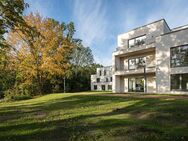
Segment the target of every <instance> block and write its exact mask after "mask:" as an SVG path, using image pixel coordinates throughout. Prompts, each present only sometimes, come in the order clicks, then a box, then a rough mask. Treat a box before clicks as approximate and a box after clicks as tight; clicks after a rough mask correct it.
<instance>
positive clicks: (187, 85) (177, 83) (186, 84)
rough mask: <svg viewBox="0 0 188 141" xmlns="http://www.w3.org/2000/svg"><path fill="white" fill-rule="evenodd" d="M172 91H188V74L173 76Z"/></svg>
mask: <svg viewBox="0 0 188 141" xmlns="http://www.w3.org/2000/svg"><path fill="white" fill-rule="evenodd" d="M171 90H181V91H188V73H186V74H173V75H171Z"/></svg>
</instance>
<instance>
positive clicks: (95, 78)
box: [91, 66, 112, 91]
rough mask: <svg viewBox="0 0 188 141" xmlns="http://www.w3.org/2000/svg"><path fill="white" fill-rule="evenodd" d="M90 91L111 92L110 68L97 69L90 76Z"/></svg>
mask: <svg viewBox="0 0 188 141" xmlns="http://www.w3.org/2000/svg"><path fill="white" fill-rule="evenodd" d="M91 90H96V91H111V90H112V67H111V66H107V67H102V68H97V72H96V74H94V75H91Z"/></svg>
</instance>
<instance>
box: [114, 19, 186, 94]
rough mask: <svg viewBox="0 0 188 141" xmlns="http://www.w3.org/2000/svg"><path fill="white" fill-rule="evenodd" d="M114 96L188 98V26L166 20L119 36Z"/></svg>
mask: <svg viewBox="0 0 188 141" xmlns="http://www.w3.org/2000/svg"><path fill="white" fill-rule="evenodd" d="M117 44H118V45H117V48H116V51H115V52H113V55H112V57H113V59H112V60H113V61H112V62H113V64H112V70H113V92H115V93H126V92H147V93H161V94H163V93H164V94H165V93H172V94H173V93H174V94H188V26H182V27H178V28H174V29H170V28H169V26H168V24H167V23H166V21H165V20H164V19H161V20H158V21H155V22H152V23H150V24H147V25H144V26H142V27H138V28H136V29H133V30H131V31H129V32H127V33H124V34H120V35H119V36H118V43H117Z"/></svg>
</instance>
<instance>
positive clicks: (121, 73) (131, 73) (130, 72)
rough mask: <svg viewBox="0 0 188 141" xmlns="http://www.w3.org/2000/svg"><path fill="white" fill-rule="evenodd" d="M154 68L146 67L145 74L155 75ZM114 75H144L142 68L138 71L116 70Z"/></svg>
mask: <svg viewBox="0 0 188 141" xmlns="http://www.w3.org/2000/svg"><path fill="white" fill-rule="evenodd" d="M155 72H156V66H151V67H146V74H150V73H155ZM114 74H115V75H135V74H144V68H139V69H132V70H131V69H124V68H116V69H115V72H114Z"/></svg>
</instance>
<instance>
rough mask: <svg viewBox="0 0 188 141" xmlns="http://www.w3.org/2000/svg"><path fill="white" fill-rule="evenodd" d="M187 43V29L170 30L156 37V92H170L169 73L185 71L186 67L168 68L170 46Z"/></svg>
mask: <svg viewBox="0 0 188 141" xmlns="http://www.w3.org/2000/svg"><path fill="white" fill-rule="evenodd" d="M185 44H188V29H184V30H181V31H176V32H172V33H170V34H166V35H163V36H159V37H158V38H157V39H156V62H157V71H156V83H157V93H171V90H170V74H171V73H172V74H173V73H182V72H187V67H185V68H182V67H179V68H172V69H171V68H170V48H171V47H176V46H181V45H185Z"/></svg>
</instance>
